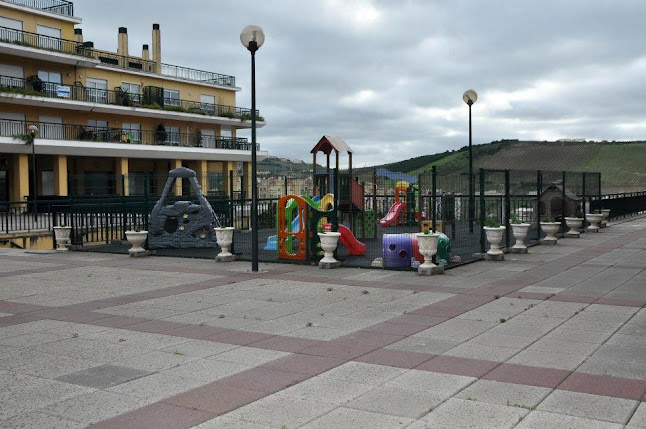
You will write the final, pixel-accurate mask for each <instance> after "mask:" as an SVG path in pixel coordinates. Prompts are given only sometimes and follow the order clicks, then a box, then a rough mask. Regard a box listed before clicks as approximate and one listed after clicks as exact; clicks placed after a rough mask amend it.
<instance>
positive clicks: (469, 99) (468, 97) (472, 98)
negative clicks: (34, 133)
mask: <svg viewBox="0 0 646 429" xmlns="http://www.w3.org/2000/svg"><path fill="white" fill-rule="evenodd" d="M462 99H463V100H464V102H465V103H467V105H468V106H469V232H473V218H474V217H475V213H474V209H475V195H474V189H473V185H474V183H473V149H472V147H471V106H473V103H475V102H476V100H477V99H478V93H477V92H475V91H474V90H472V89H467V90H466V91H464V94H462Z"/></svg>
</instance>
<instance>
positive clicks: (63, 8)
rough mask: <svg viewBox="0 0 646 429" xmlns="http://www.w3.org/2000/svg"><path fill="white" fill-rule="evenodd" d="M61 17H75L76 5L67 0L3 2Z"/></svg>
mask: <svg viewBox="0 0 646 429" xmlns="http://www.w3.org/2000/svg"><path fill="white" fill-rule="evenodd" d="M2 1H6V2H8V3H15V4H19V5H21V6H27V7H30V8H32V9H40V10H43V11H45V12H51V13H57V14H59V15H66V16H74V4H73V3H72V2H69V1H65V0H2Z"/></svg>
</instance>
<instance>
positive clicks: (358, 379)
mask: <svg viewBox="0 0 646 429" xmlns="http://www.w3.org/2000/svg"><path fill="white" fill-rule="evenodd" d="M405 372H406V370H405V369H403V368H394V367H390V366H385V365H375V364H369V363H361V362H348V363H346V364H343V365H341V366H338V367H336V368H334V369H331V370H329V371H326V372H324V373H322V374H321V375H320V376H319V377H322V378H334V379H337V380H342V381H347V382H350V383H360V384H369V385H372V386H378V385H380V384H383V383H385V382H387V381H388V380H392V379H393V378H395V377H397V376H399V375H402V374H404V373H405Z"/></svg>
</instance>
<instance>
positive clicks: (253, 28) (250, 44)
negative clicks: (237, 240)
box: [240, 25, 265, 272]
mask: <svg viewBox="0 0 646 429" xmlns="http://www.w3.org/2000/svg"><path fill="white" fill-rule="evenodd" d="M240 42H242V45H243V46H244V47H245V48H247V49H248V50H249V52H251V271H254V272H257V271H258V183H257V182H258V179H257V172H256V51H257V50H258V49H259V48H260V47H261V46H262V44H263V43H264V42H265V33H264V32H263V31H262V28H260V27H259V26H257V25H247V26H246V27H245V28H243V29H242V31H241V32H240Z"/></svg>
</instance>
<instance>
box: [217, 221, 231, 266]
mask: <svg viewBox="0 0 646 429" xmlns="http://www.w3.org/2000/svg"><path fill="white" fill-rule="evenodd" d="M233 231H234V228H233V227H231V226H227V227H220V228H215V239H216V241H217V242H218V246H220V249H222V251H221V252H220V253H219V254H218V256H216V257H215V260H216V261H218V262H230V261H233V260H235V255H234V254H233V253H231V252H230V251H229V248H230V247H231V244H233Z"/></svg>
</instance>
